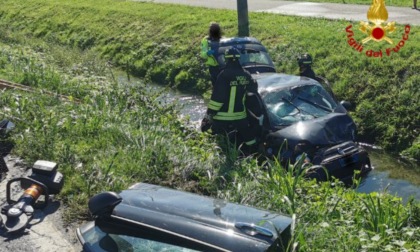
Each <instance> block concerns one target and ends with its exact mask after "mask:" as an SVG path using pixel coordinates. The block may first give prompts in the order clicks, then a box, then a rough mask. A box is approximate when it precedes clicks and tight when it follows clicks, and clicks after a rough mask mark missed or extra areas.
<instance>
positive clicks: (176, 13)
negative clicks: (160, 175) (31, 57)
mask: <svg viewBox="0 0 420 252" xmlns="http://www.w3.org/2000/svg"><path fill="white" fill-rule="evenodd" d="M236 19H237V17H236V12H234V11H223V10H209V9H204V8H192V7H186V6H178V7H171V8H169V7H168V6H167V5H158V4H146V3H138V2H137V3H131V2H123V1H111V2H104V3H98V2H96V1H89V2H83V1H29V2H25V3H24V4H23V3H19V1H17V2H16V1H3V4H2V11H1V21H2V23H3V24H4V25H5V24H7V25H9V26H10V30H12V31H19V32H20V33H22V34H27V35H29V36H32V35H33V36H35V37H38V38H42V39H44V40H46V41H51V42H52V43H58V44H62V45H67V46H75V47H77V48H80V49H82V50H83V49H87V48H90V49H92V50H94V51H95V52H97V53H98V54H99V55H101V57H103V58H105V59H107V60H109V61H111V62H112V63H113V64H115V65H116V66H120V67H124V68H126V69H127V70H128V71H129V72H130V73H131V74H133V75H136V76H139V77H144V78H146V79H149V80H152V81H154V82H157V83H166V84H168V85H170V86H173V87H177V88H179V89H181V90H189V91H193V92H199V93H204V92H206V91H207V90H209V81H208V75H207V73H206V69H205V68H204V67H203V66H202V60H201V59H200V58H199V57H198V46H199V42H200V39H201V38H202V37H203V36H204V35H205V34H206V29H207V26H208V24H209V22H210V21H212V20H217V21H219V22H220V23H221V24H222V26H223V28H224V31H225V35H226V36H234V35H235V34H236V31H237V24H236ZM390 21H391V20H390ZM349 24H352V25H353V27H352V30H353V31H354V33H355V35H354V38H355V39H356V40H357V41H359V42H360V41H361V40H362V39H363V38H365V37H366V35H365V34H363V33H362V32H360V31H358V26H359V25H358V24H357V23H350V22H348V21H330V20H325V19H313V18H298V17H285V16H279V15H273V14H262V13H251V14H250V32H251V35H252V36H255V37H257V38H259V39H260V40H262V42H263V43H264V44H265V45H266V46H267V47H268V49H269V51H270V54H271V55H272V57H273V59H274V61H275V63H276V66H277V70H278V71H280V72H287V73H296V62H295V59H296V57H297V55H298V54H300V53H302V52H310V53H311V54H312V55H313V57H314V60H315V63H314V69H315V71H316V72H317V73H318V74H319V75H323V76H325V77H326V78H327V79H329V80H330V82H331V83H333V85H334V87H333V89H334V91H335V92H336V93H337V95H338V97H339V98H340V99H346V100H349V101H351V102H353V103H355V104H356V105H357V107H356V111H355V112H354V113H353V114H352V115H353V117H354V118H355V120H356V121H357V124H358V126H359V135H360V139H363V141H365V142H369V143H375V144H376V145H379V146H381V147H383V148H385V149H387V150H390V151H393V152H398V153H399V152H402V151H403V150H406V151H405V153H404V154H406V155H410V156H412V157H416V158H417V159H420V137H419V131H420V129H419V122H420V114H419V113H418V111H419V110H420V103H419V100H420V91H419V88H418V85H419V83H420V75H419V74H418V71H419V70H418V69H420V60H419V57H420V53H419V52H420V38H419V29H420V28H419V27H414V26H412V27H411V30H410V34H409V40H408V41H407V42H406V43H405V45H404V46H403V47H402V48H401V49H400V50H399V52H397V53H392V54H391V56H386V55H385V54H386V53H385V50H386V48H391V47H392V46H391V45H389V44H388V43H386V42H385V41H382V42H380V43H376V42H369V43H367V44H366V45H364V51H363V53H359V52H358V51H356V50H354V49H353V48H351V47H350V46H349V45H348V44H347V42H346V41H347V37H346V35H347V34H346V32H345V28H346V27H347V26H348V25H349ZM403 33H404V26H402V25H401V24H399V25H398V26H397V31H396V32H394V33H392V34H390V35H389V37H390V38H392V39H393V40H394V43H398V42H399V41H400V40H401V38H402V35H403ZM370 49H372V50H375V51H379V50H382V52H383V57H382V58H373V57H371V58H369V57H367V56H366V55H365V52H366V51H368V50H370Z"/></svg>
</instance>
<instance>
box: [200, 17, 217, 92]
mask: <svg viewBox="0 0 420 252" xmlns="http://www.w3.org/2000/svg"><path fill="white" fill-rule="evenodd" d="M221 38H222V29H221V28H220V25H219V24H218V23H215V22H212V23H210V27H209V34H208V36H206V37H204V38H203V39H202V40H201V53H200V55H201V57H202V58H203V59H205V60H206V62H205V64H206V66H207V67H208V69H209V73H210V79H211V84H212V86H213V87H214V84H215V83H216V78H217V75H218V74H219V72H220V66H219V63H218V62H217V59H216V56H217V50H218V47H219V41H220V39H221Z"/></svg>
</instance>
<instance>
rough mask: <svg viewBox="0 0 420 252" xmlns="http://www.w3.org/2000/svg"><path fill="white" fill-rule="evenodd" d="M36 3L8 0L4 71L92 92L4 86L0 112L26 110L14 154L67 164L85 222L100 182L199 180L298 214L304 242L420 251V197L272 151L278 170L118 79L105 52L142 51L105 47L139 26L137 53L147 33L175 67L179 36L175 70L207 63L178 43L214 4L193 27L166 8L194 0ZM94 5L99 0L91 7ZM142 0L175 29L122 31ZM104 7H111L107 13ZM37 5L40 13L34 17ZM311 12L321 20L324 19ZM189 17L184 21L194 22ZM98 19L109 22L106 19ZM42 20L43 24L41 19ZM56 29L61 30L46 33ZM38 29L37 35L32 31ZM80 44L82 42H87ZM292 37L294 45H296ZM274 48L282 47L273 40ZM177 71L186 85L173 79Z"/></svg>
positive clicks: (2, 34)
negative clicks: (303, 166) (303, 170)
mask: <svg viewBox="0 0 420 252" xmlns="http://www.w3.org/2000/svg"><path fill="white" fill-rule="evenodd" d="M33 3H35V2H33V1H31V2H28V1H25V2H24V3H23V2H22V6H21V7H24V8H25V9H23V10H21V12H25V10H26V11H27V12H25V13H20V14H19V15H18V16H19V17H20V18H18V17H15V18H16V19H13V20H14V21H11V19H10V18H13V17H14V16H16V11H17V9H18V7H17V6H15V4H16V1H14V2H10V3H9V4H6V3H4V4H3V6H2V7H3V9H2V11H0V13H1V17H0V77H1V78H5V79H9V80H13V81H16V82H21V83H24V84H26V85H30V86H34V87H37V88H40V89H48V90H53V91H57V92H59V93H64V94H67V95H71V96H72V97H74V98H77V99H80V100H81V101H82V102H81V103H80V104H77V103H72V102H62V101H59V100H58V99H54V98H51V97H49V96H46V95H43V94H42V93H40V95H37V96H33V95H28V94H24V93H15V92H10V91H7V92H3V93H2V94H1V96H0V113H1V116H2V117H8V118H10V117H12V116H13V117H14V118H15V120H16V124H17V129H16V130H15V131H13V132H12V135H11V139H12V140H13V141H14V142H15V143H16V148H15V152H16V154H18V155H20V156H22V157H24V158H25V159H26V160H27V161H28V163H31V162H33V161H34V160H36V159H40V158H42V159H48V160H53V161H57V162H59V163H60V165H61V168H60V169H61V171H62V172H63V173H64V175H65V180H66V182H65V187H64V190H63V191H62V193H61V194H60V198H61V199H62V201H63V203H64V204H65V205H67V206H69V209H68V211H67V212H66V213H67V217H69V220H71V221H75V220H77V218H80V216H82V217H85V216H86V202H87V199H88V198H89V197H90V196H91V195H93V194H94V193H96V192H98V191H102V190H116V191H118V190H121V189H123V188H126V187H127V186H128V185H130V184H132V183H134V182H138V181H146V182H152V183H158V184H166V185H169V186H171V187H177V188H184V189H185V190H196V191H198V192H201V193H205V194H210V195H213V196H217V197H222V198H225V199H228V200H231V201H234V202H241V203H245V204H251V205H255V206H258V207H263V208H269V209H272V210H276V211H283V212H285V213H288V214H290V215H294V216H296V219H295V221H296V223H295V224H296V225H295V229H294V230H293V242H295V244H298V245H299V247H300V248H301V249H302V251H313V250H318V249H319V250H324V251H333V250H334V251H361V250H366V251H386V250H388V251H396V250H402V249H403V248H404V249H407V250H408V251H415V248H416V247H419V246H420V242H419V241H420V237H419V235H420V232H419V231H420V210H419V206H418V205H417V206H415V205H413V204H412V202H410V203H408V204H406V205H405V204H402V202H401V200H400V199H397V198H394V197H392V196H391V195H388V194H387V193H386V192H384V193H373V194H369V195H365V194H358V193H356V192H355V191H354V190H352V189H348V188H344V187H342V186H340V185H339V184H335V185H331V184H329V183H323V184H316V183H313V182H311V181H305V180H303V179H302V178H301V177H300V176H292V175H293V174H292V173H291V172H290V173H287V172H285V170H284V169H283V168H282V167H281V166H280V165H279V164H277V163H276V162H272V161H270V162H268V164H267V165H268V167H269V168H268V170H263V169H261V168H260V167H259V166H258V165H257V164H256V162H255V160H252V159H249V158H247V159H237V158H236V154H237V153H236V152H235V151H234V150H231V151H232V152H230V153H229V154H228V155H227V156H225V155H224V154H223V153H222V152H220V151H219V149H218V148H216V144H215V143H214V142H213V141H209V139H207V137H206V136H205V135H202V134H199V133H197V132H195V131H191V130H189V129H187V128H185V127H183V124H182V123H181V122H178V121H177V119H176V112H175V111H172V110H171V108H170V107H169V108H168V107H162V108H161V107H159V106H157V104H156V103H155V102H154V101H153V100H154V96H153V95H151V94H147V93H144V92H143V90H144V87H141V86H140V87H134V86H127V85H124V84H122V83H119V82H117V81H115V79H114V78H113V76H114V75H113V74H112V71H111V69H110V68H109V67H107V64H106V63H105V61H103V60H102V59H101V58H99V57H98V55H101V56H103V57H106V58H107V59H111V60H112V59H120V61H118V60H114V64H120V65H126V64H127V62H128V66H131V67H132V68H131V70H132V71H133V72H135V71H134V70H135V69H136V68H134V67H133V66H134V65H135V64H134V62H135V61H134V62H131V63H130V61H124V60H122V58H119V57H110V55H112V54H106V53H105V51H102V50H100V49H101V48H102V49H103V48H104V47H105V45H106V46H108V47H117V48H120V49H119V50H117V52H120V53H122V54H123V53H126V52H125V51H124V50H129V49H128V48H126V47H125V46H129V45H127V41H126V40H125V38H127V37H128V38H129V37H130V35H131V36H136V39H133V41H131V40H130V39H129V40H128V41H131V43H134V41H137V42H138V43H135V44H136V46H135V45H134V44H131V46H133V47H132V50H135V51H134V52H133V53H135V52H138V51H141V50H142V49H143V50H145V49H144V48H143V47H142V46H145V44H146V45H147V43H145V42H147V41H149V44H148V45H149V47H146V48H149V50H150V52H151V53H154V52H155V51H154V50H156V52H158V53H156V54H154V56H155V57H154V58H153V59H154V60H155V61H159V63H162V62H163V61H162V58H163V57H168V58H163V59H165V60H166V61H168V62H172V64H173V66H175V65H176V66H178V65H177V64H175V63H176V61H175V62H174V61H170V60H171V59H174V58H171V57H173V53H178V50H177V51H175V49H176V48H178V47H177V46H178V45H179V46H180V47H179V48H180V50H181V51H180V52H179V53H180V55H182V53H186V54H187V55H189V56H191V59H192V60H191V61H185V62H183V61H181V62H183V63H189V65H187V66H183V65H181V66H178V67H175V68H174V69H175V70H174V71H176V72H178V73H184V74H185V75H186V76H188V75H189V74H196V75H197V76H198V75H199V74H198V73H200V74H205V73H204V70H203V69H202V68H201V67H197V66H196V65H199V62H200V61H199V59H198V58H197V57H196V55H195V52H192V50H191V49H190V48H185V47H186V46H185V45H184V46H183V45H182V44H183V43H181V44H177V43H180V42H182V41H183V42H184V43H186V41H187V39H185V36H181V35H182V34H184V33H186V32H187V31H188V32H191V35H192V33H193V31H191V29H192V30H194V29H195V30H194V31H196V32H198V31H199V29H200V31H201V29H202V27H205V26H206V25H207V24H208V22H207V21H209V20H205V21H201V19H200V18H199V17H202V16H206V15H203V13H207V14H209V13H210V12H209V11H208V10H203V9H199V8H197V9H194V10H196V11H195V12H194V15H193V16H195V15H198V16H197V18H196V19H195V20H196V22H197V23H199V25H198V24H195V23H194V22H192V23H193V24H195V25H193V26H194V27H195V28H190V29H186V28H185V30H184V28H183V26H182V25H177V23H176V22H175V21H174V20H166V19H165V18H164V17H167V18H168V19H170V17H171V15H170V14H169V15H166V14H168V12H174V13H182V12H183V11H187V10H188V8H184V7H179V9H178V7H176V8H175V9H174V10H172V9H169V8H167V6H163V5H162V6H161V5H153V4H143V3H137V4H133V3H125V2H124V3H122V2H121V3H120V2H112V3H113V4H115V6H114V5H113V6H112V9H113V11H110V12H109V13H108V11H106V10H110V9H111V8H110V7H109V8H106V7H104V6H107V3H110V2H106V1H100V4H99V2H98V5H97V6H102V7H95V6H96V5H94V3H95V1H92V3H89V4H88V3H84V2H82V1H80V2H78V3H76V2H69V1H65V2H64V1H63V2H58V1H54V6H55V7H54V8H57V9H54V8H53V7H51V6H48V3H50V2H48V1H42V4H40V5H39V6H43V5H46V7H40V9H38V10H36V8H35V5H33ZM39 3H41V2H39ZM51 3H52V2H51ZM90 4H92V6H90V7H88V6H86V5H90ZM119 4H121V5H119ZM76 6H79V7H80V8H78V7H76ZM26 8H27V9H26ZM119 8H120V9H119ZM135 8H138V9H137V12H140V10H142V13H143V12H144V13H149V12H151V11H153V10H155V11H156V12H155V13H153V14H151V16H150V17H149V18H151V17H153V15H161V21H160V22H161V25H165V24H166V22H168V25H167V26H166V28H165V29H164V28H161V29H162V33H164V34H161V33H159V32H158V29H159V27H161V26H156V25H155V24H150V23H146V22H145V21H143V22H141V21H139V22H138V23H137V25H139V24H143V25H145V27H144V29H139V30H134V31H133V30H132V29H133V28H134V27H136V24H134V26H133V27H132V29H131V30H126V31H125V32H127V34H126V36H122V35H121V34H123V33H121V34H119V32H120V30H122V28H123V27H125V26H126V25H128V24H130V22H129V21H130V20H131V22H132V23H136V22H135V21H133V20H135V19H140V17H139V16H137V17H136V18H133V17H134V16H131V15H134V13H133V12H132V11H133V9H135ZM29 9H31V10H32V11H29ZM43 10H44V11H47V10H49V11H52V12H53V13H61V12H62V13H61V15H62V16H63V17H62V18H63V19H64V20H65V17H66V14H64V13H68V12H70V11H77V13H73V14H69V16H71V17H73V18H72V19H71V20H73V21H72V22H76V23H77V24H79V25H80V26H76V28H77V27H79V28H78V29H80V30H77V29H76V28H74V27H73V26H72V22H70V21H65V22H64V23H66V25H63V22H58V21H59V20H54V18H59V17H58V16H54V15H52V14H51V13H49V14H48V15H51V17H50V19H46V16H47V14H46V13H44V12H43ZM64 10H65V12H64ZM123 10H124V11H123ZM102 11H105V12H107V13H108V15H105V16H101V15H102V14H103V13H102ZM30 13H33V14H34V16H30V15H29V14H30ZM35 13H37V14H35ZM130 13H132V14H130ZM165 13H166V14H165ZM216 13H219V12H218V11H217V12H216ZM222 13H226V14H227V17H226V19H225V20H224V21H223V23H227V24H228V23H230V24H231V26H229V25H228V26H226V27H227V31H226V32H232V33H233V31H234V30H235V26H234V22H233V21H229V18H231V19H232V20H233V18H234V15H233V14H231V13H230V12H220V14H219V15H222ZM111 14H112V15H111ZM43 15H46V16H44V17H43ZM127 16H129V17H127ZM22 17H25V18H22ZM75 17H77V19H79V18H80V20H77V19H75ZM84 17H86V19H87V18H88V17H89V19H90V20H91V22H86V20H84ZM130 17H131V19H130ZM261 17H262V18H263V17H264V16H261ZM270 17H273V18H274V17H276V16H270ZM125 18H127V20H126V21H124V20H125ZM190 18H191V17H190ZM282 18H284V19H285V20H288V21H289V22H292V21H293V22H297V23H298V24H299V25H302V24H300V23H301V22H307V21H306V20H305V19H298V18H289V17H282ZM99 19H101V20H102V23H104V22H105V21H107V22H109V23H106V24H104V26H105V27H106V26H111V25H113V24H114V25H117V24H118V22H120V21H121V22H122V23H119V25H117V26H118V27H120V29H116V30H112V29H111V30H109V31H108V29H105V28H103V29H104V30H103V31H104V34H101V33H99V32H96V33H94V32H93V30H91V28H92V27H89V24H91V23H92V22H94V21H95V20H99ZM22 20H26V21H25V23H22ZM28 20H30V21H28ZM37 20H38V21H37ZM41 20H44V22H46V23H45V26H46V27H44V28H39V27H43V26H32V27H31V24H34V23H37V22H41ZM46 20H49V21H46ZM76 20H77V21H76ZM152 20H153V19H152ZM165 20H166V21H165ZM198 20H200V21H198ZM309 20H310V21H314V19H309ZM62 21H63V20H62ZM79 22H80V23H79ZM124 22H128V23H124ZM171 22H172V24H173V26H175V27H176V28H182V32H181V31H178V32H173V34H175V35H174V36H175V37H176V36H180V37H182V41H178V40H172V39H171V38H170V36H169V34H172V33H171V31H172V30H171V27H172V28H173V26H172V25H169V23H171ZM179 22H181V23H186V21H179ZM320 22H321V23H322V24H323V25H324V26H325V24H329V23H330V22H328V21H325V20H321V21H320ZM82 23H85V28H86V29H87V30H86V31H85V32H83V31H84V28H82V26H81V24H82ZM58 24H60V25H59V26H60V27H67V29H58V28H56V31H58V30H60V31H61V32H56V33H55V32H52V31H54V27H55V26H56V25H58ZM308 24H309V22H308ZM343 24H345V23H343ZM96 25H97V26H98V27H99V24H98V23H97V24H96ZM149 25H151V26H150V27H149ZM290 25H291V24H290ZM336 25H337V24H336ZM34 27H38V28H39V30H36V29H34ZM151 27H154V29H153V33H152V32H151V31H150V30H149V32H151V33H147V31H148V30H147V29H146V28H149V29H152V28H151ZM31 29H34V30H31ZM74 29H76V30H74ZM49 30H51V31H50V32H48V31H49ZM268 30H269V29H268V27H267V28H266V29H264V30H263V31H267V32H268ZM66 31H67V33H66ZM98 31H101V30H98ZM105 31H108V32H116V33H117V34H115V35H114V36H113V38H114V40H118V41H119V40H120V39H121V41H125V42H124V43H122V44H118V43H117V42H115V44H113V43H111V42H112V41H113V40H111V39H110V38H108V40H107V41H109V43H105V42H104V44H103V45H102V47H101V46H100V45H101V44H100V43H99V42H100V40H102V39H103V38H104V37H107V36H109V34H108V33H106V32H105ZM140 31H143V33H140ZM79 33H80V34H82V35H80V40H76V39H75V38H76V37H78V36H79ZM90 33H94V35H92V38H93V39H94V41H91V42H90V47H89V46H83V45H84V43H82V41H85V42H86V40H84V39H83V38H85V37H84V36H88V35H89V34H90ZM32 34H35V35H37V36H36V37H33V36H32ZM151 34H154V35H155V37H152V35H151ZM66 36H67V39H66ZM120 36H122V37H120ZM194 36H195V37H193V40H194V42H190V43H188V46H189V47H192V46H195V45H196V44H197V43H198V42H199V39H200V38H199V36H197V35H194ZM144 37H147V38H144ZM149 37H151V38H149ZM58 38H60V39H58ZM165 38H166V39H165ZM149 39H150V40H149ZM160 39H164V41H165V44H163V45H162V44H160V43H157V44H152V43H153V42H152V41H155V40H156V41H161V40H160ZM265 39H266V41H267V42H268V41H270V39H269V38H267V37H265ZM272 39H273V40H276V39H278V38H275V37H273V38H272ZM282 39H284V38H283V37H282ZM343 42H345V41H343ZM172 43H173V44H172ZM283 43H285V42H283ZM96 45H97V46H98V47H96ZM152 45H153V46H152ZM292 45H293V46H292ZM73 46H74V47H73ZM280 46H281V47H282V48H283V49H282V50H281V51H282V52H284V53H285V54H286V56H287V55H288V56H290V57H289V58H290V60H288V61H285V62H284V65H280V66H279V67H286V66H288V67H289V69H290V70H291V71H292V69H293V64H294V60H293V59H292V56H295V55H296V54H297V53H298V52H300V51H301V49H302V48H303V47H301V46H298V48H294V46H296V45H295V43H291V44H290V45H289V46H288V47H287V46H286V45H285V44H280ZM81 48H82V49H83V50H81V51H79V50H80V49H81ZM123 48H125V49H124V50H123ZM162 48H166V49H167V51H165V53H162V54H159V53H161V52H162V51H161V49H162ZM194 48H195V47H194ZM288 48H289V49H293V50H292V51H289V52H288ZM286 49H287V50H286ZM296 49H299V50H296ZM136 50H138V51H136ZM272 50H273V51H276V50H280V48H277V47H274V48H272ZM98 52H102V53H103V54H98ZM181 52H182V53H181ZM116 55H118V54H116ZM147 55H148V54H144V55H143V56H145V57H139V58H138V59H137V60H140V59H144V60H145V62H147V63H148V64H150V65H149V66H152V67H153V66H156V65H154V64H152V59H148V58H147V57H146V56H147ZM134 56H136V55H134ZM134 56H133V57H134ZM137 56H138V55H137ZM137 56H136V57H137ZM150 57H151V56H150ZM181 58H182V57H181ZM281 58H282V57H281ZM285 58H288V57H285ZM148 60H150V61H148ZM132 61H133V60H132ZM124 62H125V64H123V63H124ZM286 63H287V64H286ZM178 64H181V63H180V62H178ZM132 65H133V66H132ZM161 66H162V68H163V70H159V71H158V72H153V71H152V70H150V71H148V72H146V73H145V75H147V76H148V77H150V78H151V79H154V78H156V76H159V75H156V73H160V74H161V75H163V73H165V71H164V70H165V69H167V67H169V66H168V65H165V64H162V65H161ZM184 67H185V68H184ZM286 68H287V67H286ZM286 68H285V69H286ZM150 69H154V68H150ZM165 76H166V75H165ZM175 76H177V75H175ZM194 76H195V75H194ZM165 81H166V80H165ZM167 81H168V82H170V83H172V84H176V82H175V81H171V79H170V78H168V79H167ZM206 81H207V80H205V79H204V80H202V82H200V83H201V84H203V85H206V84H207V82H206ZM204 89H205V88H204ZM204 89H203V90H204ZM338 90H339V89H338ZM294 167H295V169H299V167H300V166H299V164H297V165H295V166H294Z"/></svg>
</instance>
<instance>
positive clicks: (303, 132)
mask: <svg viewBox="0 0 420 252" xmlns="http://www.w3.org/2000/svg"><path fill="white" fill-rule="evenodd" d="M355 131H356V125H355V124H354V122H353V120H352V119H351V118H350V116H349V115H347V114H344V113H331V114H328V115H326V116H323V117H320V118H316V119H314V120H310V121H301V122H297V123H295V124H292V125H290V126H287V127H285V128H282V129H279V130H275V131H274V132H273V133H270V134H269V135H268V138H269V139H270V138H274V139H281V141H283V139H287V140H288V141H289V142H290V143H297V142H299V141H309V142H310V143H312V144H314V145H335V144H338V143H342V142H345V141H353V140H354V136H355V133H356V132H355Z"/></svg>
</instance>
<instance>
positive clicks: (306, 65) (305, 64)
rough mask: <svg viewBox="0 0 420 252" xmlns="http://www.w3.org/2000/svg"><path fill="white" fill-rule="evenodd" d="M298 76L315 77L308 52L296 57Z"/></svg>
mask: <svg viewBox="0 0 420 252" xmlns="http://www.w3.org/2000/svg"><path fill="white" fill-rule="evenodd" d="M297 61H298V65H299V74H300V76H305V77H308V78H311V79H316V76H315V72H314V71H313V70H312V57H311V55H309V54H308V53H305V54H302V55H300V56H299V57H298V59H297Z"/></svg>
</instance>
